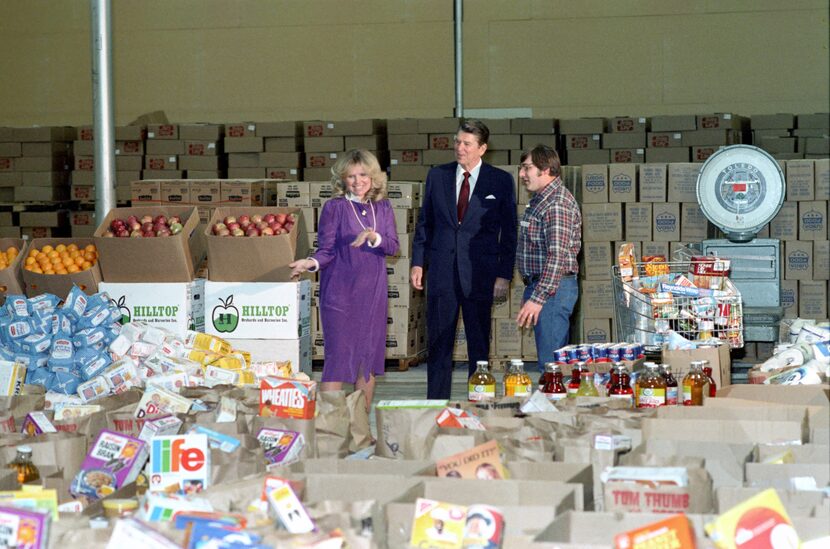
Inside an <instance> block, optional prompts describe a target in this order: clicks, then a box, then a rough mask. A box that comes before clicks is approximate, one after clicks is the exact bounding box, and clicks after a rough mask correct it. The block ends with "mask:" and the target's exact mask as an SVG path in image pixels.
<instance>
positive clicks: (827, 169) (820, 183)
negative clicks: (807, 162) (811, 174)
mask: <svg viewBox="0 0 830 549" xmlns="http://www.w3.org/2000/svg"><path fill="white" fill-rule="evenodd" d="M815 190H816V192H815V198H816V200H830V159H827V158H823V159H816V161H815Z"/></svg>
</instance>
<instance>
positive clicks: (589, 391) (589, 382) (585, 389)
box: [576, 370, 599, 397]
mask: <svg viewBox="0 0 830 549" xmlns="http://www.w3.org/2000/svg"><path fill="white" fill-rule="evenodd" d="M576 396H581V397H582V396H588V397H598V396H599V391H597V386H596V385H595V384H594V376H593V374H591V372H589V371H588V370H582V371H581V372H580V373H579V389H577V391H576Z"/></svg>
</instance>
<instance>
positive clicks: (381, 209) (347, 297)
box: [313, 197, 398, 383]
mask: <svg viewBox="0 0 830 549" xmlns="http://www.w3.org/2000/svg"><path fill="white" fill-rule="evenodd" d="M373 210H374V216H373V215H372V212H373ZM373 217H374V219H375V220H376V226H375V227H374V229H375V232H377V233H378V234H380V236H381V243H380V245H379V246H378V247H377V248H370V247H369V245H368V243H364V244H363V245H362V246H360V247H359V248H353V247H352V246H351V243H352V242H353V241H354V239H355V238H356V237H357V235H358V234H359V233H360V232H361V231H362V230H363V229H364V227H365V228H370V227H372V224H373V221H374V220H373ZM358 218H359V219H360V221H358ZM361 222H362V223H363V226H361ZM317 245H318V249H317V252H316V253H315V254H314V256H313V257H314V259H316V260H317V261H318V262H319V263H320V321H321V322H322V324H323V344H324V346H325V362H324V367H323V378H322V381H324V382H326V381H333V382H343V383H354V382H355V381H356V380H357V379H358V377H359V376H362V377H363V379H365V380H367V381H368V379H369V376H370V374H374V375H376V376H379V375H383V371H384V356H385V351H386V318H387V309H388V302H389V298H388V295H387V291H388V282H387V275H386V256H387V255H394V254H395V253H396V252H397V251H398V235H397V231H396V230H395V216H394V215H393V213H392V206H391V205H390V204H389V201H388V200H381V201H379V202H373V203H371V204H360V203H357V202H352V201H350V200H349V199H347V198H345V197H339V198H333V199H331V200H329V201H327V202H326V203H325V204H324V205H323V211H322V212H321V213H320V221H319V224H318V227H317Z"/></svg>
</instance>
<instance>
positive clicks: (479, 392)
mask: <svg viewBox="0 0 830 549" xmlns="http://www.w3.org/2000/svg"><path fill="white" fill-rule="evenodd" d="M495 398H496V378H495V377H493V374H491V373H490V364H489V363H488V362H487V361H486V360H479V361H477V362H476V371H475V372H474V373H473V375H472V376H470V379H469V381H468V382H467V399H468V400H469V401H470V402H481V401H486V400H495Z"/></svg>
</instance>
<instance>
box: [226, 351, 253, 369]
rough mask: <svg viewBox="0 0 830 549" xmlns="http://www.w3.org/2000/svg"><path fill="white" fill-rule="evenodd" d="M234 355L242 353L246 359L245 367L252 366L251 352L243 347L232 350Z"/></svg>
mask: <svg viewBox="0 0 830 549" xmlns="http://www.w3.org/2000/svg"><path fill="white" fill-rule="evenodd" d="M231 354H232V355H242V358H243V359H245V367H246V368H250V367H251V353H249V352H248V351H243V350H242V349H234V350H232V351H231Z"/></svg>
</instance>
